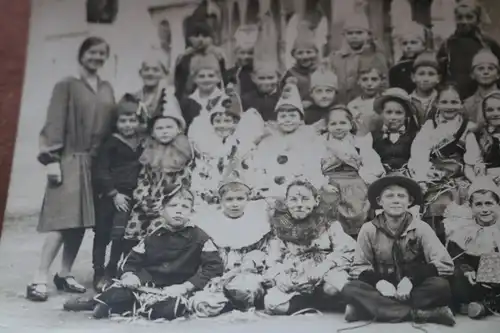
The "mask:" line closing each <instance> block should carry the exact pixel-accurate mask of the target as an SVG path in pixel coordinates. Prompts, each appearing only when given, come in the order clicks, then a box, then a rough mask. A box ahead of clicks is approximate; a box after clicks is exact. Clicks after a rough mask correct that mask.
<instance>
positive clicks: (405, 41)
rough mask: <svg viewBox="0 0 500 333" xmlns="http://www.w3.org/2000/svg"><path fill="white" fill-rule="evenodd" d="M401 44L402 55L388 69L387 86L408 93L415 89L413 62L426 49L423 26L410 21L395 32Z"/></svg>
mask: <svg viewBox="0 0 500 333" xmlns="http://www.w3.org/2000/svg"><path fill="white" fill-rule="evenodd" d="M396 34H397V35H398V37H399V38H398V40H399V43H400V45H401V50H402V51H403V55H402V56H401V59H399V60H398V62H397V63H396V64H394V66H392V67H391V68H390V69H389V86H390V87H397V88H402V89H404V90H405V91H406V92H407V93H408V94H411V93H412V91H413V90H415V83H414V82H413V80H412V77H411V74H412V73H413V68H414V65H413V62H414V61H415V59H416V58H417V57H418V55H419V54H420V53H422V52H424V51H425V49H426V43H427V41H426V35H425V28H424V27H423V26H422V25H420V24H418V23H416V22H411V23H410V24H409V25H408V26H405V29H404V30H403V31H400V32H396Z"/></svg>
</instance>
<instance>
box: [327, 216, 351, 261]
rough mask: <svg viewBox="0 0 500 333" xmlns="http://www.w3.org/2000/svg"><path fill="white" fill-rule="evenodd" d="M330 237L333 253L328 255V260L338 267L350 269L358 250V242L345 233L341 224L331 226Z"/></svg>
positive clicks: (336, 223)
mask: <svg viewBox="0 0 500 333" xmlns="http://www.w3.org/2000/svg"><path fill="white" fill-rule="evenodd" d="M328 237H329V238H330V243H331V244H332V247H333V252H332V253H331V254H329V255H328V257H327V259H328V260H329V261H333V262H334V263H335V266H336V267H343V268H347V267H349V266H350V265H351V264H352V263H353V260H354V251H355V249H356V241H355V240H354V238H352V237H351V236H349V235H348V234H346V233H345V231H344V229H343V228H342V225H341V224H340V222H334V223H332V224H331V226H330V228H329V230H328Z"/></svg>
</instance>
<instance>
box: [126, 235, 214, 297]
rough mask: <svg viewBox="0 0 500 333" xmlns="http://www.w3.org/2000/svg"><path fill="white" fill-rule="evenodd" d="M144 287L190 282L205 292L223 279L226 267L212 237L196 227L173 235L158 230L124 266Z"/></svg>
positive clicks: (133, 253) (146, 239)
mask: <svg viewBox="0 0 500 333" xmlns="http://www.w3.org/2000/svg"><path fill="white" fill-rule="evenodd" d="M126 272H131V273H133V274H135V275H136V276H137V277H139V279H140V280H141V283H142V284H145V283H154V284H155V285H156V286H170V285H174V284H181V283H184V282H186V281H189V282H191V283H192V284H193V285H194V286H195V287H196V289H203V288H204V287H205V285H206V284H207V283H208V281H210V280H211V279H213V278H215V277H217V276H221V275H222V273H223V272H224V263H223V262H222V259H221V257H220V256H219V252H218V251H217V248H216V247H215V245H214V244H213V242H212V240H211V239H210V237H209V236H208V235H207V234H206V233H205V232H204V231H203V230H201V229H200V228H198V227H196V226H187V227H185V228H184V229H182V230H179V231H176V232H173V231H170V230H168V229H167V228H165V227H160V228H158V229H157V230H156V231H155V232H153V233H152V234H151V235H149V236H147V237H146V238H145V239H144V241H143V243H140V244H139V245H138V246H136V247H135V248H134V249H133V250H132V251H131V252H130V255H129V256H128V257H127V259H126V260H125V262H124V264H123V273H126Z"/></svg>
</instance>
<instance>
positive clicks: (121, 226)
mask: <svg viewBox="0 0 500 333" xmlns="http://www.w3.org/2000/svg"><path fill="white" fill-rule="evenodd" d="M128 218H129V213H128V212H119V211H116V212H115V214H114V216H113V226H112V230H111V240H112V243H111V254H110V257H109V261H108V264H107V266H106V275H107V276H108V277H114V276H115V275H116V270H117V267H118V262H119V261H120V258H121V256H122V254H123V250H124V249H123V246H124V241H123V236H124V234H125V226H126V225H127V222H128Z"/></svg>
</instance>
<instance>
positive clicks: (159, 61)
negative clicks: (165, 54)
mask: <svg viewBox="0 0 500 333" xmlns="http://www.w3.org/2000/svg"><path fill="white" fill-rule="evenodd" d="M150 60H153V59H147V60H146V59H144V60H142V61H141V67H140V68H139V73H140V72H142V70H143V68H144V65H145V64H146V63H148V62H150ZM152 62H154V63H156V64H158V65H159V66H160V68H161V70H162V71H163V74H165V75H168V74H169V70H168V69H167V67H165V65H164V64H163V63H162V62H161V60H160V59H155V60H153V61H152Z"/></svg>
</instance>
